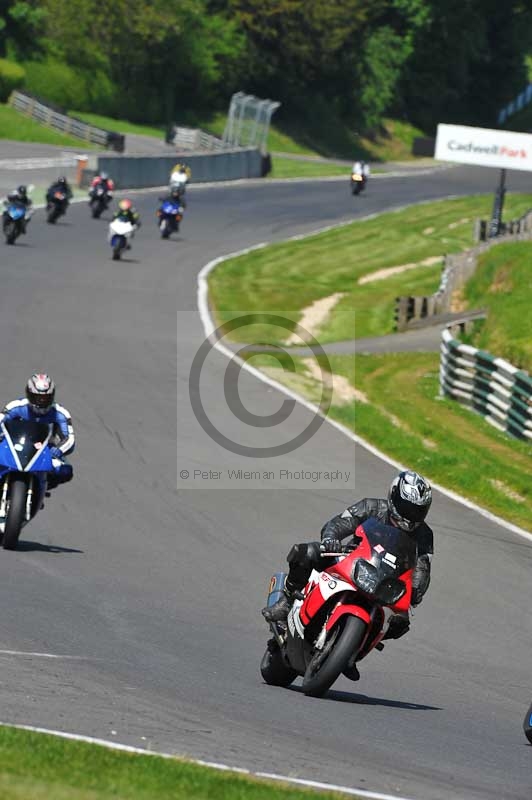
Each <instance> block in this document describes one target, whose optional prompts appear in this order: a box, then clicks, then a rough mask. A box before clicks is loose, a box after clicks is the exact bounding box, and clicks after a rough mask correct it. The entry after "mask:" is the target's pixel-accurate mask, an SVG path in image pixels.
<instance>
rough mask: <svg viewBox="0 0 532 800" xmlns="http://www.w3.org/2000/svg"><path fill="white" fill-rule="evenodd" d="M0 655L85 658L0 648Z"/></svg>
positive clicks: (73, 659)
mask: <svg viewBox="0 0 532 800" xmlns="http://www.w3.org/2000/svg"><path fill="white" fill-rule="evenodd" d="M0 656H30V657H32V658H67V659H69V660H70V661H79V660H82V659H85V656H68V655H61V654H57V653H30V652H28V651H27V650H0ZM0 724H1V723H0Z"/></svg>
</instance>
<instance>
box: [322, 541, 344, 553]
mask: <svg viewBox="0 0 532 800" xmlns="http://www.w3.org/2000/svg"><path fill="white" fill-rule="evenodd" d="M341 548H342V543H341V542H340V540H339V539H335V538H333V537H328V538H326V539H322V540H321V546H320V550H321V552H322V553H339V552H340V551H341Z"/></svg>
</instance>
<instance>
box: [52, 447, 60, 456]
mask: <svg viewBox="0 0 532 800" xmlns="http://www.w3.org/2000/svg"><path fill="white" fill-rule="evenodd" d="M50 455H51V456H52V458H63V453H62V452H61V450H60V449H59V448H58V447H50Z"/></svg>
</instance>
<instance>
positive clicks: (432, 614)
mask: <svg viewBox="0 0 532 800" xmlns="http://www.w3.org/2000/svg"><path fill="white" fill-rule="evenodd" d="M496 177H497V176H496V173H495V172H493V171H489V170H481V169H464V168H461V169H458V168H457V169H451V170H448V171H444V172H439V173H437V174H434V175H419V176H416V177H410V178H401V179H394V178H386V179H382V180H374V181H372V182H371V183H370V185H369V187H368V191H367V193H366V194H365V195H364V196H362V197H359V198H352V197H351V196H350V195H349V192H348V187H347V185H344V184H339V183H334V182H329V183H324V184H323V186H322V187H321V188H319V190H317V189H315V190H313V191H309V190H308V188H307V187H306V186H304V187H302V186H301V185H300V184H298V183H288V184H284V185H279V184H271V185H266V184H264V185H261V186H257V185H250V186H246V185H242V184H238V185H234V186H229V185H224V186H219V187H216V188H207V187H203V188H200V187H198V188H195V187H192V188H191V190H190V197H189V207H188V209H187V212H186V217H185V220H184V222H183V225H182V233H181V235H179V237H174V241H161V240H160V239H159V238H158V232H157V229H156V227H155V222H154V217H153V211H154V208H155V198H154V196H153V195H150V194H142V195H139V196H138V198H137V200H138V207H139V209H140V211H141V213H142V215H143V219H144V226H143V228H142V229H141V230H140V232H139V234H138V236H137V238H136V240H135V242H134V247H133V249H132V250H131V251H130V252H129V253H128V258H127V260H124V261H122V262H119V263H116V262H113V261H111V259H110V250H109V247H108V245H107V243H106V229H107V224H106V222H105V221H104V220H100V221H95V220H92V219H89V215H88V210H87V208H86V206H85V205H83V206H81V205H78V206H73V207H71V209H70V210H69V212H68V216H67V217H66V218H65V219H64V220H62V221H60V223H59V224H57V225H56V226H54V227H52V226H48V225H46V224H45V222H44V218H43V213H42V211H40V212H37V213H36V214H35V217H34V219H33V220H32V222H31V227H30V231H29V234H28V236H27V237H26V238H24V239H23V240H21V241H20V240H19V243H17V244H16V245H15V246H14V247H7V246H6V245H4V244H3V243H2V244H1V245H0V248H1V249H0V264H1V274H2V291H1V294H0V341H1V343H2V347H1V361H0V365H1V374H2V399H3V401H7V400H9V399H12V398H13V397H16V396H18V395H19V394H20V392H21V388H22V387H23V385H24V382H25V380H26V378H27V376H28V374H29V373H31V372H32V371H33V370H34V369H46V370H48V371H50V372H51V373H52V374H53V375H54V376H55V377H56V380H57V382H58V385H59V392H58V398H57V399H58V400H59V402H63V403H64V404H65V405H66V406H67V407H69V408H70V410H71V411H72V413H73V416H74V420H75V425H76V431H77V441H78V445H77V452H76V453H75V454H74V456H73V458H72V460H73V463H74V467H75V479H74V481H73V482H72V483H71V484H69V485H68V486H66V487H60V488H59V489H58V490H57V491H56V492H54V494H53V496H52V497H51V498H50V500H48V501H47V503H46V508H45V509H44V510H43V511H42V512H41V513H40V514H39V515H38V516H37V518H36V519H35V520H34V521H33V522H32V524H31V526H29V527H27V528H26V529H24V531H23V533H22V537H21V543H20V549H19V550H18V551H17V552H13V553H11V552H4V551H0V585H1V598H2V614H1V615H0V676H1V677H0V705H1V708H2V712H1V719H2V721H4V722H8V723H19V724H30V725H36V726H41V727H45V728H51V729H58V730H64V731H69V732H76V733H80V734H84V735H89V736H95V737H100V738H104V739H113V740H115V741H118V742H122V743H125V744H130V745H135V746H139V747H149V748H151V749H154V750H159V751H165V752H175V753H179V754H188V755H189V756H191V757H194V758H202V759H206V760H210V761H217V762H222V763H226V764H230V765H235V766H242V767H245V768H248V769H251V770H263V771H268V772H277V773H284V774H287V775H292V776H298V777H303V778H307V779H314V780H319V781H328V782H331V783H334V784H339V785H345V786H351V787H357V788H361V789H366V790H372V791H377V792H383V793H391V794H400V795H402V796H408V797H411V798H415V799H416V800H417V799H418V798H419V800H422V799H423V800H443V799H444V798H445V800H449V798H482V800H500V798H503V797H504V798H505V799H507V800H514V799H516V798H520V800H524V798H529V797H530V792H531V788H532V779H531V770H530V754H531V753H530V747H529V745H528V744H527V743H526V740H525V738H524V735H523V733H522V729H521V723H522V719H523V716H524V712H525V711H526V709H527V708H528V706H529V704H530V692H531V689H532V687H531V684H530V669H529V667H530V640H531V635H532V621H531V618H530V615H529V614H528V613H527V610H528V608H529V606H530V585H531V581H530V573H531V566H532V557H531V556H532V549H531V546H530V543H529V542H528V541H527V540H526V539H524V538H521V537H519V536H518V535H516V534H514V533H512V532H510V531H508V530H506V529H505V528H503V527H500V526H498V525H497V524H495V523H494V522H490V521H488V520H486V519H485V518H484V517H482V516H480V515H479V514H477V513H475V512H474V511H472V510H468V509H467V508H464V507H462V506H461V505H459V504H457V503H455V502H453V501H451V500H449V499H448V498H446V497H445V496H443V495H442V494H440V493H438V492H437V493H436V495H435V499H434V503H433V513H432V523H433V526H434V529H435V533H436V556H435V560H434V563H433V582H432V586H431V590H430V592H429V594H428V595H427V597H426V599H425V601H424V603H423V605H422V606H421V607H420V608H419V609H418V610H417V611H416V614H415V619H414V622H413V626H412V629H411V631H410V633H409V635H408V636H407V637H405V638H404V639H402V640H400V641H396V642H392V643H390V644H388V645H386V647H385V649H384V651H383V652H381V653H374V654H371V655H370V656H369V657H368V659H367V661H366V662H363V663H362V664H361V673H362V678H361V680H360V682H359V683H356V684H355V683H351V682H349V681H347V680H345V679H343V678H342V679H340V680H339V681H338V682H337V683H336V685H335V687H334V689H333V690H332V691H331V692H329V694H328V695H327V697H326V698H325V699H322V700H316V699H311V698H307V697H305V696H304V695H303V694H302V693H301V691H300V689H299V688H298V686H299V682H296V684H295V685H294V687H293V688H292V689H289V690H284V689H278V688H273V687H269V686H266V685H265V684H264V683H263V682H262V679H261V677H260V674H259V662H260V659H261V656H262V653H263V650H264V645H265V641H266V639H267V630H266V626H265V625H264V623H263V622H262V619H261V617H260V614H259V609H260V607H261V606H262V605H263V603H264V598H265V594H266V591H267V586H268V581H269V577H270V574H271V573H272V572H273V571H275V570H277V569H278V568H279V567H280V566H282V564H283V563H284V557H285V554H286V552H287V551H288V549H289V547H290V545H291V543H292V542H293V541H304V540H307V539H309V538H318V536H319V529H320V527H321V525H322V523H323V522H324V521H325V520H326V519H327V518H328V517H329V516H330V515H332V514H334V513H336V512H338V511H340V510H342V509H343V508H344V507H345V505H346V504H347V503H348V502H351V501H352V500H353V499H355V498H357V497H361V496H364V495H367V494H370V495H375V494H377V495H378V494H380V493H382V492H384V491H385V489H386V486H387V483H388V481H389V480H390V478H391V477H392V475H393V474H394V471H395V470H394V468H393V467H392V466H390V465H389V464H386V463H383V462H382V461H380V460H379V459H378V458H376V457H375V456H373V455H371V454H370V453H368V451H366V450H365V449H364V448H363V447H361V446H355V445H354V444H353V443H352V442H351V441H349V440H348V439H347V438H346V437H345V436H343V435H342V434H341V433H339V432H338V431H337V430H335V429H334V428H332V427H331V426H329V425H327V424H324V425H322V427H321V428H320V429H319V430H318V431H317V433H315V435H314V436H313V437H312V438H311V439H310V440H309V441H308V442H307V443H306V444H305V445H303V446H301V447H300V448H299V449H297V450H295V451H293V452H291V453H289V454H287V455H285V456H282V457H277V458H273V459H265V458H258V457H255V458H248V457H244V456H242V455H238V454H235V453H231V452H228V451H227V450H225V449H224V448H222V447H221V446H220V445H218V444H217V443H216V442H214V441H213V440H212V439H211V438H210V437H209V436H208V435H207V434H206V433H204V431H203V430H202V428H201V427H200V426H199V424H198V422H197V420H196V418H195V416H194V414H193V412H192V409H191V404H190V400H189V389H188V381H189V372H190V368H191V364H192V360H193V358H194V355H195V353H196V351H197V350H198V347H199V346H200V344H201V343H202V341H203V339H204V334H203V329H202V326H201V323H200V319H199V317H198V315H197V312H196V276H197V273H198V272H199V270H200V269H201V268H202V267H203V266H204V265H205V264H206V263H207V262H208V261H209V260H211V259H213V258H215V257H217V256H219V255H222V254H225V253H229V252H232V251H236V250H239V249H241V248H243V247H247V246H251V245H253V244H255V243H258V242H263V241H274V240H280V239H285V238H287V237H288V236H290V235H293V234H301V233H305V232H309V231H311V230H314V229H316V228H318V227H322V226H324V225H329V224H334V223H335V222H339V221H345V220H346V219H349V218H354V217H357V216H361V215H364V214H368V213H375V212H378V211H379V210H383V209H386V208H390V207H396V206H399V205H403V204H408V203H411V202H418V201H421V200H427V199H432V198H437V197H442V196H449V195H455V194H468V193H471V192H475V191H481V192H491V191H492V190H493V188H494V185H495V183H496ZM346 184H347V182H346ZM508 185H509V189H510V190H512V189H513V190H518V189H523V190H526V189H527V188H528V179H527V176H526V175H523V176H521V177H520V176H519V175H516V174H510V175H509V176H508ZM227 365H228V361H227V360H226V359H225V358H224V357H223V356H222V355H221V354H219V353H217V352H214V353H211V354H210V355H209V356H208V357H207V359H206V361H205V364H204V367H203V371H202V375H201V396H202V400H203V403H204V405H205V408H206V410H207V412H208V413H209V414H210V415H211V419H212V420H213V421H214V422H215V423H216V425H217V427H218V428H219V429H220V430H221V431H223V432H224V433H225V434H226V435H227V436H231V437H233V438H234V439H236V440H238V441H239V442H240V443H241V444H246V445H252V446H255V447H264V446H265V445H268V446H269V445H271V444H274V443H277V442H280V441H285V440H286V438H287V437H288V438H290V436H292V435H294V434H295V433H296V432H299V431H300V430H302V428H304V427H305V425H306V424H307V423H308V421H309V419H310V418H311V417H312V414H311V412H310V411H308V410H307V409H306V408H304V407H302V406H299V405H298V406H296V407H295V408H293V409H292V413H291V414H290V415H289V417H288V419H287V420H286V421H285V422H284V423H283V424H282V425H279V426H277V428H275V429H269V428H265V429H264V428H254V427H251V426H249V425H245V424H243V423H242V422H240V421H239V420H238V419H237V418H236V417H235V416H234V414H233V413H232V411H230V410H229V408H228V405H227V402H226V400H225V399H224V392H223V377H224V374H225V371H226V368H227ZM238 387H239V395H240V398H241V399H242V402H243V404H244V406H245V407H246V408H248V409H251V410H252V411H253V412H254V413H256V414H269V413H272V412H273V411H275V410H277V409H278V408H279V407H280V406H281V403H282V402H283V400H285V399H286V398H284V396H283V395H281V394H279V393H278V392H277V391H276V390H274V389H272V388H271V387H268V386H265V385H264V384H263V383H261V382H260V381H259V380H257V379H256V378H254V377H253V376H251V375H249V374H242V375H241V376H240V379H239V381H238ZM234 389H235V387H234V385H233V386H232V387H230V391H234ZM230 399H231V398H230ZM233 399H234V396H233ZM195 402H197V397H196V398H195ZM228 468H234V469H238V468H241V469H245V470H261V471H264V470H268V471H270V472H271V473H272V477H271V478H267V479H258V480H256V479H254V478H253V477H250V478H249V479H247V480H246V479H244V478H242V479H241V480H231V479H230V478H229V477H228V475H227V470H228ZM183 469H187V470H189V472H191V473H192V474H193V471H194V469H197V470H203V471H207V470H209V469H210V470H214V471H219V472H220V473H223V474H222V475H221V476H220V478H219V479H215V478H213V477H211V478H210V479H209V478H207V477H205V478H203V479H200V478H198V479H197V480H194V479H193V478H192V477H191V478H189V479H188V480H185V479H181V478H179V477H178V475H177V472H178V471H179V472H180V471H181V470H183ZM281 469H286V470H289V471H292V472H296V471H298V470H299V471H300V470H303V469H304V470H310V471H313V470H314V471H320V470H321V471H324V470H331V471H332V470H338V471H341V472H344V471H345V472H348V473H350V475H349V478H348V480H347V481H346V480H345V476H343V477H341V478H340V477H338V478H337V479H336V480H331V481H327V480H326V479H325V478H323V479H322V478H320V479H319V480H317V481H316V482H313V480H312V479H309V480H300V479H298V478H297V477H296V476H292V478H290V477H282V476H281V474H280V472H279V470H281ZM428 471H429V473H430V469H429V470H428Z"/></svg>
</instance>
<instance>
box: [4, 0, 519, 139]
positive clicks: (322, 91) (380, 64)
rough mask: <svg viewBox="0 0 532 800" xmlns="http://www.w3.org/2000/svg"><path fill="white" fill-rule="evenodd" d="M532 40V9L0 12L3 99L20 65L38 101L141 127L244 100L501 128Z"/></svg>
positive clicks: (265, 2)
mask: <svg viewBox="0 0 532 800" xmlns="http://www.w3.org/2000/svg"><path fill="white" fill-rule="evenodd" d="M531 42H532V3H531V2H530V0H507V2H506V3H505V4H501V3H500V0H112V1H111V0H74V1H73V2H64V0H0V59H4V60H3V61H2V60H0V93H1V92H2V91H3V92H4V94H5V92H6V87H8V86H10V85H11V83H12V82H13V80H14V79H13V78H12V77H11V78H9V77H6V73H7V72H9V70H10V69H11V73H12V72H13V69H14V67H13V64H12V63H11V64H10V63H9V62H16V63H17V64H18V65H21V66H22V67H23V68H24V70H25V77H24V81H25V85H26V87H27V88H28V89H29V90H33V92H34V93H35V94H40V95H43V96H45V97H47V98H48V99H50V100H52V101H55V102H56V103H58V104H60V105H63V106H66V107H68V108H78V109H84V110H93V111H99V112H101V113H107V114H112V115H115V116H127V117H129V118H130V119H132V120H139V121H153V122H165V121H169V120H172V119H184V118H186V113H187V112H191V111H196V112H202V111H204V110H206V109H216V108H222V109H225V108H226V107H227V102H228V99H229V97H230V95H231V94H232V93H233V92H234V91H238V90H243V91H247V92H250V93H253V94H257V95H260V96H264V97H270V98H273V99H276V100H280V101H281V102H282V103H283V111H284V113H285V114H286V113H287V112H288V113H290V112H292V114H293V115H294V116H295V115H299V114H305V115H307V116H309V117H311V116H312V115H322V114H324V113H327V111H329V112H330V113H332V112H334V113H335V114H336V115H338V116H340V117H341V118H343V119H344V120H345V121H346V122H348V123H350V124H353V125H355V126H356V127H357V129H358V130H366V131H368V130H372V129H375V128H377V127H378V125H379V123H380V121H381V120H382V118H383V116H384V115H388V116H397V117H401V118H405V119H408V120H409V121H411V122H412V123H414V124H415V125H418V126H419V127H421V128H422V129H424V130H425V131H427V132H431V131H432V130H433V129H434V127H435V125H436V124H437V123H438V122H440V121H446V122H463V123H465V124H480V125H488V126H489V125H494V124H496V114H497V111H498V109H499V108H500V107H501V106H502V105H504V104H505V103H506V102H508V100H509V99H511V98H512V97H513V95H514V94H515V93H516V92H517V91H519V90H520V89H522V87H523V86H524V84H525V83H526V82H527V80H528V76H527V70H526V57H527V54H528V52H529V50H530V49H532V48H531ZM6 60H7V61H6ZM23 75H24V73H23ZM22 80H23V78H21V77H20V70H19V75H18V78H17V79H16V80H15V82H19V83H20V82H21V81H22Z"/></svg>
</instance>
